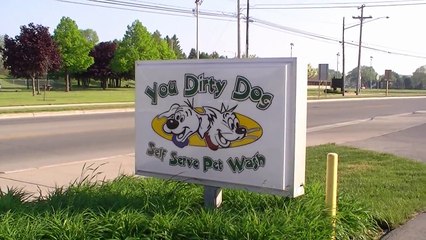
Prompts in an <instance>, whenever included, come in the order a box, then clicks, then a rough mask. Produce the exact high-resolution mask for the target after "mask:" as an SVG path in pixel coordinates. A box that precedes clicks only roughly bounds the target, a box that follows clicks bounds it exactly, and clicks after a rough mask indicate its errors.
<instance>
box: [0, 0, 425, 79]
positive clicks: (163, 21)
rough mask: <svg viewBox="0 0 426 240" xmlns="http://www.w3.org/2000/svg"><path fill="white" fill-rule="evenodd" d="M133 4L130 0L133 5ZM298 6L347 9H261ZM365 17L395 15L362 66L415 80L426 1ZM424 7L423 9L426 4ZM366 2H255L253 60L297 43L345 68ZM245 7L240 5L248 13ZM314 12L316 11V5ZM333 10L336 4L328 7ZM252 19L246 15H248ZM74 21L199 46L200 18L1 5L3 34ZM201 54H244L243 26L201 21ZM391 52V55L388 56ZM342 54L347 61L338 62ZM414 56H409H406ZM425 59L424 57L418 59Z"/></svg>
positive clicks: (187, 4)
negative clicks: (135, 28) (135, 29)
mask: <svg viewBox="0 0 426 240" xmlns="http://www.w3.org/2000/svg"><path fill="white" fill-rule="evenodd" d="M69 1H71V2H82V3H91V4H95V3H94V2H90V1H87V0H69ZM126 1H130V0H126ZM133 2H135V3H137V4H144V3H148V4H151V5H152V4H162V5H163V6H164V5H168V6H171V7H172V8H181V9H184V10H187V11H191V10H192V9H193V8H195V3H194V0H157V1H155V3H154V1H153V0H133ZM403 2H405V3H413V4H416V5H413V6H393V7H373V5H375V4H376V5H377V3H382V4H385V5H394V4H395V3H396V4H397V3H403ZM274 3H279V4H283V3H285V4H287V3H289V4H294V3H320V4H324V3H346V4H343V6H348V7H347V8H320V9H276V8H275V9H260V8H261V7H265V5H262V4H274ZM364 3H365V4H366V8H365V10H364V16H372V17H373V19H374V18H379V17H384V16H389V17H390V18H389V19H385V18H382V19H378V20H376V21H372V22H371V23H366V24H365V25H364V28H363V39H362V41H363V45H366V46H368V47H370V48H375V49H379V50H381V51H377V50H372V49H363V50H362V59H361V64H362V65H366V66H370V64H371V65H372V66H373V67H374V69H375V70H376V71H377V72H378V73H379V74H384V71H385V69H391V70H393V71H395V72H397V73H400V74H412V72H414V71H415V70H416V69H417V68H418V67H420V66H422V65H426V48H425V47H424V46H425V43H426V34H424V33H423V26H424V23H425V22H426V14H425V13H426V1H421V0H412V1H409V0H406V1H395V0H392V1H390V0H368V1H365V2H364ZM423 3H424V4H423ZM361 4H362V2H358V1H357V0H331V1H328V0H327V1H326V0H322V1H307V0H301V1H295V0H294V1H282V0H281V1H280V0H263V1H261V0H251V1H250V6H251V7H252V9H251V10H250V16H251V17H253V19H254V22H252V23H250V27H249V54H255V55H256V56H258V57H289V56H290V49H291V47H290V44H291V43H293V44H294V46H293V51H292V54H293V57H297V58H300V59H303V61H304V62H307V63H310V64H312V65H313V66H314V67H317V66H318V64H320V63H328V64H329V65H330V68H331V69H336V68H337V65H338V64H339V66H338V68H339V70H340V71H341V69H342V59H341V55H342V48H341V44H339V43H338V40H341V38H342V19H343V17H345V18H346V26H350V25H353V24H357V23H359V20H355V19H352V16H359V15H360V10H358V9H357V8H356V7H349V6H352V5H353V6H357V5H359V6H360V5H361ZM245 6H246V1H245V0H241V7H244V8H245ZM309 6H312V5H309ZM325 6H331V5H325ZM236 8H237V6H236V0H204V1H203V3H202V4H201V6H200V11H208V12H214V13H216V14H222V13H225V14H227V13H231V14H232V13H236ZM243 13H245V9H243ZM63 16H67V17H70V18H72V19H73V20H75V21H76V23H77V25H78V26H79V28H80V29H87V28H90V29H93V30H95V31H96V32H97V34H98V36H99V38H100V41H110V40H114V39H121V38H122V37H123V35H124V33H125V31H126V28H127V26H128V25H130V24H131V23H132V22H133V21H134V20H136V19H138V20H140V21H141V22H142V24H144V25H145V26H146V27H147V28H148V30H149V31H150V32H153V31H155V30H159V31H160V32H161V33H162V35H163V36H165V35H173V34H176V35H177V37H178V38H179V40H180V43H181V47H182V49H183V50H184V51H185V52H186V53H187V54H188V53H189V51H190V49H191V48H195V45H196V44H195V43H196V18H195V16H193V15H185V16H176V15H170V14H169V15H167V14H158V13H148V12H141V11H126V10H119V9H110V8H102V7H94V6H87V5H81V4H72V3H66V2H61V1H57V0H9V1H3V2H2V14H1V15H0V34H7V35H10V36H15V35H17V34H19V31H20V29H19V27H20V26H21V25H27V24H28V23H31V22H33V23H35V24H42V25H44V26H47V27H49V29H50V31H51V32H52V33H53V30H54V29H55V28H56V26H57V25H58V23H59V20H60V19H61V17H63ZM262 21H267V22H269V23H274V24H277V25H279V26H282V27H289V28H292V29H294V30H296V31H304V32H305V33H308V35H311V34H315V35H321V36H324V37H325V38H327V39H329V40H324V39H320V38H312V37H307V36H306V35H305V34H302V35H300V34H295V33H294V32H289V31H284V30H282V29H277V28H272V27H268V26H265V25H262V24H261V22H262ZM241 26H242V27H241V29H242V30H241V52H242V53H244V51H245V41H246V40H245V21H241ZM345 38H346V41H348V42H351V43H353V44H355V45H356V44H358V39H359V27H353V28H350V29H347V30H346V31H345ZM199 50H200V51H204V52H209V53H211V52H212V51H217V52H218V53H219V54H221V55H227V56H228V57H233V56H235V55H236V52H237V24H236V20H235V19H230V18H227V19H224V18H221V20H212V19H209V18H205V17H204V16H203V15H200V18H199ZM383 50H384V51H385V52H391V53H384V52H383ZM337 53H339V54H340V57H338V56H337ZM407 55H409V56H407ZM412 55H414V56H420V57H413V56H412ZM357 57H358V48H357V47H356V46H349V45H347V47H346V71H350V70H352V69H353V68H355V67H356V65H357Z"/></svg>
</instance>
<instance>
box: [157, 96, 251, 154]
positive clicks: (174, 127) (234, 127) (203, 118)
mask: <svg viewBox="0 0 426 240" xmlns="http://www.w3.org/2000/svg"><path fill="white" fill-rule="evenodd" d="M185 104H186V105H180V104H177V103H174V104H173V105H172V106H171V107H170V109H169V110H168V111H166V112H163V113H161V114H159V115H158V116H157V117H158V118H162V117H166V118H167V121H166V123H165V124H164V125H163V130H164V132H165V133H167V134H172V142H173V143H174V144H175V145H176V146H178V147H180V148H183V147H186V146H187V145H188V144H189V137H190V136H192V135H193V134H195V133H197V134H198V135H199V136H200V138H202V139H204V141H205V142H206V145H207V146H208V147H209V148H210V149H211V150H214V151H216V150H218V149H219V148H227V147H229V146H230V145H231V142H233V141H236V140H240V139H243V138H244V137H245V136H246V134H247V129H246V128H245V127H243V126H241V125H240V123H239V120H238V118H237V116H236V115H235V113H234V110H235V108H236V107H237V106H235V107H232V108H226V107H225V105H223V104H222V107H221V109H220V110H219V109H216V108H214V107H208V106H205V107H202V108H200V109H202V110H203V112H202V113H200V112H201V111H198V112H197V111H195V108H194V104H193V103H191V102H190V101H189V100H187V101H186V102H185Z"/></svg>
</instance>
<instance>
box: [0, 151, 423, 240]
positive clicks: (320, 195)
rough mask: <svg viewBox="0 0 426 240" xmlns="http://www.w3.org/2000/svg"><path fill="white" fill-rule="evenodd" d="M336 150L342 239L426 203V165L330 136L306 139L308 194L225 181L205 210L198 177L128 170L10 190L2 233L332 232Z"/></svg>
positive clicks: (324, 235) (2, 201) (376, 228)
mask: <svg viewBox="0 0 426 240" xmlns="http://www.w3.org/2000/svg"><path fill="white" fill-rule="evenodd" d="M329 152H336V153H338V154H339V183H338V184H339V188H338V192H339V199H338V214H337V227H336V234H337V239H376V238H377V237H378V236H379V235H380V234H381V232H382V231H381V229H380V227H381V228H388V227H392V228H393V227H395V226H398V225H399V224H401V223H403V222H405V221H407V220H408V219H409V218H410V217H412V216H413V214H415V213H416V212H420V211H424V210H426V201H425V200H426V165H425V164H422V163H418V162H414V161H411V160H407V159H403V158H399V157H395V156H393V155H389V154H380V153H375V152H371V151H362V150H358V149H354V148H348V147H342V146H335V145H332V144H329V145H322V146H317V147H309V148H307V169H306V170H307V172H306V173H307V181H306V194H305V195H304V196H301V197H298V198H295V199H290V198H283V197H279V196H273V195H266V194H258V193H252V192H246V191H242V190H230V189H225V190H224V193H223V200H224V202H223V205H222V207H221V208H219V209H217V210H206V209H204V207H203V198H202V196H203V190H202V188H201V187H200V186H197V185H193V184H186V183H180V182H174V181H164V180H157V179H153V178H147V179H144V178H139V177H126V176H122V177H119V178H117V179H116V180H114V181H111V182H104V183H97V184H94V183H89V182H82V183H75V184H74V185H72V186H71V187H69V188H67V189H60V188H58V189H57V190H56V191H54V192H52V193H51V194H50V195H49V196H47V197H44V198H38V199H36V200H34V201H31V202H27V201H24V199H25V198H26V196H25V194H24V193H23V192H22V191H19V190H10V191H8V192H7V193H3V195H2V196H0V222H1V223H2V224H0V239H330V236H331V233H332V228H331V224H330V219H329V217H328V215H327V210H326V208H325V206H324V205H325V204H324V191H325V190H324V189H325V187H324V185H325V183H324V182H325V169H326V165H325V162H326V155H327V153H329ZM89 178H90V177H89Z"/></svg>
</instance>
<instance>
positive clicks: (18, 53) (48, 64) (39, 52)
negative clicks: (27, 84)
mask: <svg viewBox="0 0 426 240" xmlns="http://www.w3.org/2000/svg"><path fill="white" fill-rule="evenodd" d="M3 59H4V67H5V68H7V69H9V70H10V73H11V74H12V75H13V76H15V77H26V78H30V79H31V80H32V93H33V96H34V95H35V90H36V85H35V79H36V78H39V77H41V76H44V75H46V74H47V73H48V72H50V71H55V70H58V69H59V68H60V66H61V57H60V55H59V50H58V47H57V45H56V43H55V42H54V41H53V38H52V36H51V35H50V33H49V29H48V28H47V27H44V26H42V25H34V24H33V23H30V24H28V26H21V34H20V35H18V36H16V37H15V38H9V37H8V36H5V37H4V49H3ZM37 92H38V93H40V88H39V86H37Z"/></svg>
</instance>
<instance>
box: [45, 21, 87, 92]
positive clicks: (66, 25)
mask: <svg viewBox="0 0 426 240" xmlns="http://www.w3.org/2000/svg"><path fill="white" fill-rule="evenodd" d="M53 38H54V39H55V41H56V43H57V44H58V46H59V52H60V54H61V58H62V63H63V64H62V71H63V72H64V74H65V91H66V92H68V91H70V88H71V85H70V77H69V76H70V74H73V73H79V72H83V71H85V70H86V69H87V68H88V67H89V66H90V65H92V64H93V62H94V60H93V57H91V56H89V52H90V50H91V49H92V47H93V45H92V43H91V42H89V41H88V40H87V39H86V38H85V36H83V34H82V33H81V31H80V30H79V29H78V26H77V24H76V23H75V21H74V20H72V19H71V18H69V17H62V19H61V21H60V22H59V24H58V26H57V27H56V29H55V31H54V35H53Z"/></svg>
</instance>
